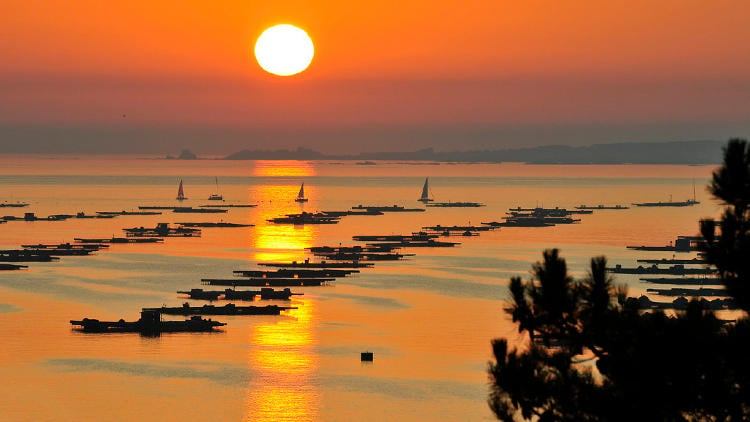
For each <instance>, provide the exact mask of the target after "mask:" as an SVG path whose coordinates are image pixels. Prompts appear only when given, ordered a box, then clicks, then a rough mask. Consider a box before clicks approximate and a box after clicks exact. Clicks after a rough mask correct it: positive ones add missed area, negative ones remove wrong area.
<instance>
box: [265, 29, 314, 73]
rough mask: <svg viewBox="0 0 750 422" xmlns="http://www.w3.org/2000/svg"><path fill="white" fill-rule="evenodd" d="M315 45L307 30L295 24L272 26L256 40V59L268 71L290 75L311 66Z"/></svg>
mask: <svg viewBox="0 0 750 422" xmlns="http://www.w3.org/2000/svg"><path fill="white" fill-rule="evenodd" d="M314 55H315V47H314V46H313V42H312V39H310V36H309V35H307V32H305V31H304V30H302V29H300V28H297V27H296V26H293V25H287V24H282V25H276V26H272V27H270V28H268V29H266V30H265V31H263V33H262V34H260V37H258V41H256V42H255V59H256V60H257V61H258V64H259V65H260V67H262V68H263V70H265V71H266V72H269V73H273V74H274V75H279V76H290V75H295V74H297V73H300V72H302V71H303V70H305V69H307V67H308V66H310V62H312V59H313V56H314Z"/></svg>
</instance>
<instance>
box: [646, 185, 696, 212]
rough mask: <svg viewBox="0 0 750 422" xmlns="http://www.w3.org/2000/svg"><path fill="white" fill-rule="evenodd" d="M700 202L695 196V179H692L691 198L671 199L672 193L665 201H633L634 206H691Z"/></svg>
mask: <svg viewBox="0 0 750 422" xmlns="http://www.w3.org/2000/svg"><path fill="white" fill-rule="evenodd" d="M696 204H700V201H698V200H697V199H696V198H695V181H693V199H686V200H684V201H672V195H669V201H667V202H639V203H633V205H635V206H636V207H692V206H693V205H696Z"/></svg>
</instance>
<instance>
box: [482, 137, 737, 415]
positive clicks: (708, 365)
mask: <svg viewBox="0 0 750 422" xmlns="http://www.w3.org/2000/svg"><path fill="white" fill-rule="evenodd" d="M724 152H725V153H724V155H725V157H724V164H723V166H722V167H721V168H720V169H718V170H717V171H716V172H715V173H714V175H713V182H712V184H711V185H710V188H709V189H710V191H711V192H712V193H713V194H714V196H715V197H716V198H717V199H719V200H721V201H723V203H724V204H725V205H726V209H725V211H724V214H723V215H722V219H721V221H720V222H718V223H716V222H713V221H711V220H704V221H702V222H701V224H700V227H701V232H702V234H703V236H704V242H703V245H704V246H703V247H704V251H705V254H706V255H705V256H706V260H707V262H708V263H710V264H711V265H712V266H714V267H715V268H716V269H717V272H718V274H719V277H720V278H721V280H722V282H723V283H724V284H725V286H726V288H727V291H728V293H729V294H730V295H731V296H732V297H733V298H734V300H735V301H736V303H737V304H738V305H739V306H740V307H741V308H742V309H744V310H745V311H748V310H749V309H750V280H748V277H750V146H749V145H748V144H747V142H746V141H743V140H737V139H733V140H731V141H730V142H729V144H728V145H727V147H726V148H725V151H724ZM717 225H718V227H719V228H720V230H719V234H718V235H717V234H716V230H715V228H716V226H717ZM532 275H533V276H532V278H531V279H530V280H527V281H523V280H521V278H517V277H516V278H513V279H511V281H510V292H511V297H512V305H511V308H510V309H509V312H510V313H511V315H512V317H513V321H514V322H516V323H518V329H519V332H521V333H524V334H526V342H525V344H524V345H523V346H521V347H520V348H519V349H515V350H510V348H509V345H508V342H507V340H505V339H495V340H493V341H492V349H493V353H494V357H495V361H494V362H490V364H489V368H488V371H489V374H490V379H491V383H490V389H491V392H490V397H489V405H490V408H491V409H492V410H493V412H494V413H495V415H496V416H497V417H498V419H501V420H505V421H511V420H515V419H514V418H517V417H519V416H520V417H522V418H524V419H537V420H539V421H548V420H549V421H552V420H554V421H610V420H669V421H672V420H674V421H677V420H696V419H698V420H701V419H705V420H747V419H748V418H749V417H750V322H748V319H747V318H746V316H745V317H743V318H740V319H738V320H737V321H736V323H729V324H727V323H725V322H724V321H721V320H719V319H718V318H716V316H715V315H714V313H713V312H712V311H708V310H705V309H703V307H702V305H701V303H700V302H699V301H697V300H692V301H691V302H690V303H689V304H688V306H687V309H686V310H685V311H684V312H681V313H679V314H678V315H677V316H675V317H668V316H666V315H665V314H664V313H663V312H662V311H658V310H657V311H649V312H645V313H644V312H643V311H642V310H641V309H640V306H639V304H638V301H637V300H635V299H632V298H631V299H627V300H626V299H625V298H626V291H625V289H624V288H622V287H618V286H616V285H615V284H614V282H613V280H612V278H611V277H610V276H609V275H608V274H607V271H606V259H605V258H604V257H598V258H594V259H592V260H591V265H590V270H589V273H588V276H587V277H585V278H584V279H582V280H574V279H573V278H572V277H570V275H569V274H568V272H567V266H566V263H565V260H564V259H562V258H561V257H560V256H559V252H558V251H557V250H554V249H553V250H548V251H545V252H544V254H543V260H542V261H541V262H539V263H537V264H535V265H534V266H533V271H532Z"/></svg>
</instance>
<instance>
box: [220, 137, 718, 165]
mask: <svg viewBox="0 0 750 422" xmlns="http://www.w3.org/2000/svg"><path fill="white" fill-rule="evenodd" d="M722 145H723V143H722V142H720V141H678V142H627V143H625V142H623V143H613V144H594V145H589V146H578V147H576V146H565V145H549V146H539V147H531V148H516V149H496V150H471V151H435V150H434V149H433V148H425V149H420V150H416V151H408V152H366V153H365V152H363V153H359V154H352V155H334V154H324V153H321V152H317V151H314V150H310V149H307V148H303V147H299V148H297V149H294V150H286V149H279V150H248V149H244V150H242V151H238V152H235V153H233V154H230V155H228V156H226V157H224V159H225V160H356V161H359V162H369V161H370V160H396V161H439V162H467V163H480V162H491V163H499V162H524V163H528V164H718V163H720V162H721V157H722V149H721V148H722Z"/></svg>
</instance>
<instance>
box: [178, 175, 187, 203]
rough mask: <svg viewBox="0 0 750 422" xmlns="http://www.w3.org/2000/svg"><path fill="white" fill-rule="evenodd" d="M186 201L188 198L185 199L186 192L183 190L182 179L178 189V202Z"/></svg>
mask: <svg viewBox="0 0 750 422" xmlns="http://www.w3.org/2000/svg"><path fill="white" fill-rule="evenodd" d="M185 199H187V198H186V197H185V191H184V190H182V179H180V187H179V188H177V200H178V201H184V200H185Z"/></svg>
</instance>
